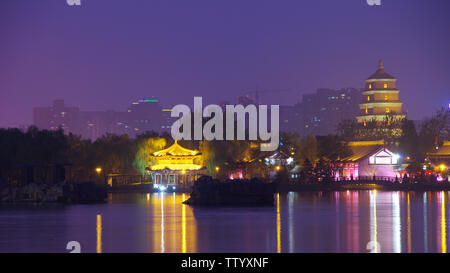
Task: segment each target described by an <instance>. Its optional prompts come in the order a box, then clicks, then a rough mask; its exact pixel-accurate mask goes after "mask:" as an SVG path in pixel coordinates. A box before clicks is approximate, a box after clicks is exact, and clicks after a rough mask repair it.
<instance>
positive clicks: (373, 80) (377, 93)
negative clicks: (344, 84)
mask: <svg viewBox="0 0 450 273" xmlns="http://www.w3.org/2000/svg"><path fill="white" fill-rule="evenodd" d="M396 84H397V79H396V78H394V77H393V76H391V75H389V74H388V73H386V72H385V71H384V68H383V61H382V60H380V61H379V64H378V70H377V71H376V72H375V73H374V74H372V75H371V76H370V77H369V78H367V80H366V85H365V89H364V91H363V92H362V95H363V100H362V102H361V103H360V104H359V108H360V112H359V115H358V116H357V117H356V119H357V121H358V123H362V124H364V125H366V123H367V122H370V121H376V122H383V121H385V120H386V118H387V116H391V117H392V118H394V119H403V118H405V116H406V115H405V114H404V113H403V112H402V102H401V101H400V100H399V96H398V95H399V92H400V90H398V89H397V86H396Z"/></svg>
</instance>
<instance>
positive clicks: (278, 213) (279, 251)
mask: <svg viewBox="0 0 450 273" xmlns="http://www.w3.org/2000/svg"><path fill="white" fill-rule="evenodd" d="M277 253H281V218H280V194H279V193H278V194H277Z"/></svg>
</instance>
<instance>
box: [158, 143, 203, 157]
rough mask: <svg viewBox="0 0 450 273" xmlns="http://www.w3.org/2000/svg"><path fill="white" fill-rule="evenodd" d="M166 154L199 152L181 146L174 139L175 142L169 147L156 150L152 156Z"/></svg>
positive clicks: (184, 154)
mask: <svg viewBox="0 0 450 273" xmlns="http://www.w3.org/2000/svg"><path fill="white" fill-rule="evenodd" d="M166 155H174V156H193V155H200V152H199V151H197V150H190V149H187V148H184V147H182V146H181V145H180V144H178V142H177V141H176V140H175V143H174V144H173V145H172V146H170V147H169V148H166V149H164V150H161V151H157V152H154V153H153V156H157V157H159V156H166Z"/></svg>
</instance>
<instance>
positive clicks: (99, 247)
mask: <svg viewBox="0 0 450 273" xmlns="http://www.w3.org/2000/svg"><path fill="white" fill-rule="evenodd" d="M97 253H102V215H101V214H97Z"/></svg>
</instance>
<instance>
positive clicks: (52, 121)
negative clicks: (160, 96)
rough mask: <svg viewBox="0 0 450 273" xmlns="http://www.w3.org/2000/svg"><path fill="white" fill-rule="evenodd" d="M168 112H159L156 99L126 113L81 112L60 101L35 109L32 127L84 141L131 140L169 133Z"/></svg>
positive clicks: (159, 108) (140, 104)
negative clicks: (107, 137)
mask: <svg viewBox="0 0 450 273" xmlns="http://www.w3.org/2000/svg"><path fill="white" fill-rule="evenodd" d="M167 110H170V109H161V106H160V105H159V101H158V100H157V99H141V100H138V101H136V102H133V103H132V104H131V106H130V107H129V109H128V111H127V112H120V111H114V110H108V111H80V108H79V107H68V106H65V105H64V101H63V100H54V101H53V105H52V106H50V107H35V108H34V111H33V119H34V125H35V126H37V127H38V128H40V129H47V130H56V129H58V128H62V129H64V131H65V132H70V133H73V134H76V135H81V136H82V137H83V138H88V139H92V140H95V139H97V138H99V137H101V136H103V135H105V134H108V133H111V134H117V135H122V134H127V135H129V136H130V137H134V136H136V135H137V134H141V133H145V132H147V131H155V132H157V133H160V132H162V131H170V127H171V125H172V123H173V122H171V121H172V119H171V117H170V111H167Z"/></svg>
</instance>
